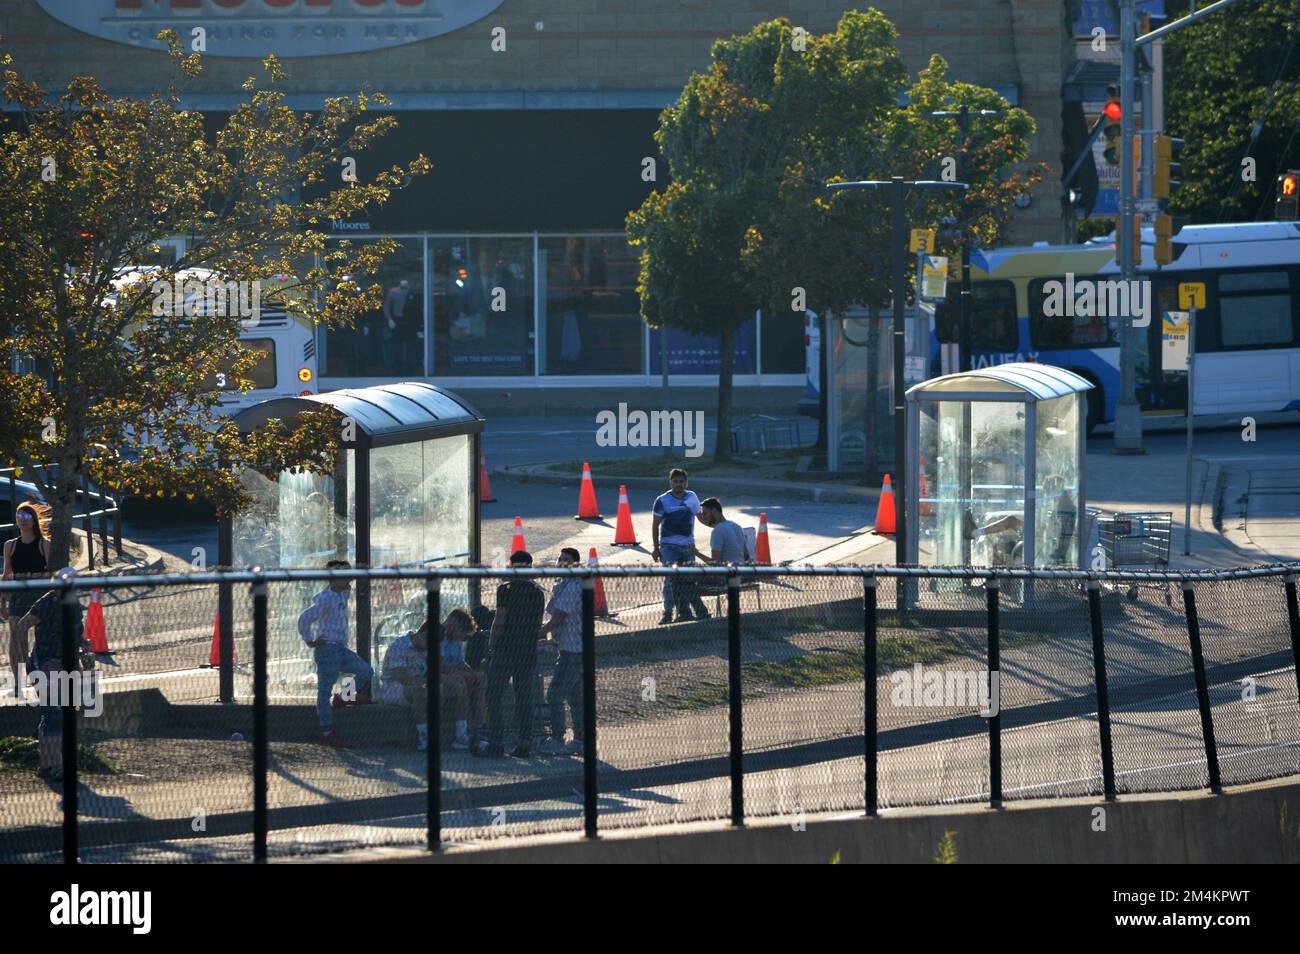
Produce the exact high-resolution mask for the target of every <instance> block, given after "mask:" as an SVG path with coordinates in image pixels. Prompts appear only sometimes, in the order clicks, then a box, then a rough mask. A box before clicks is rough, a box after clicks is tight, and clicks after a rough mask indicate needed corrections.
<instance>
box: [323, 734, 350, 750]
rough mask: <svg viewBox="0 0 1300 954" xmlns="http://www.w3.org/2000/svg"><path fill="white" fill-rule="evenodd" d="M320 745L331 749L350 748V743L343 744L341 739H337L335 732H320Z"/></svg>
mask: <svg viewBox="0 0 1300 954" xmlns="http://www.w3.org/2000/svg"><path fill="white" fill-rule="evenodd" d="M320 744H321V745H325V746H329V747H330V748H332V749H350V748H352V743H351V742H344V741H343V740H342V739H340V738H339V737H338V733H336V732H322V733H321V736H320Z"/></svg>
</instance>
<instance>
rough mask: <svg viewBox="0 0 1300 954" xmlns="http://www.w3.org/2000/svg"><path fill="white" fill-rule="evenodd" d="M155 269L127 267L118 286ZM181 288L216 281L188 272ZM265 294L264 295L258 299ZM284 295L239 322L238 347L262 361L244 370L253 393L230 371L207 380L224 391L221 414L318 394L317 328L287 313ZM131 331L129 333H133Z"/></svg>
mask: <svg viewBox="0 0 1300 954" xmlns="http://www.w3.org/2000/svg"><path fill="white" fill-rule="evenodd" d="M151 271H154V269H152V268H149V267H146V268H141V269H124V270H123V271H122V272H121V273H119V275H118V276H117V278H115V279H114V286H115V288H121V287H122V285H124V284H125V283H127V282H129V281H135V280H138V279H139V277H140V276H141V275H144V276H145V277H146V278H147V277H148V275H149V273H150V272H151ZM173 277H174V279H175V280H177V281H178V282H179V283H180V285H181V287H184V285H185V283H186V282H198V283H199V284H200V285H206V283H207V282H209V280H210V279H211V272H209V271H207V270H206V269H198V268H195V269H187V270H184V271H182V272H177V273H175V274H174V276H173V275H172V274H167V278H168V279H172V278H173ZM274 280H275V281H279V282H285V283H287V282H290V281H291V280H292V279H291V278H289V277H287V276H281V277H278V278H277V279H274ZM260 297H261V296H260V295H259V298H260ZM193 298H194V296H193V293H192V290H191V293H190V294H189V295H188V296H187V297H185V298H184V299H183V300H182V302H181V304H182V306H183V305H185V304H189V303H190V302H191V301H192V300H193ZM282 299H283V296H274V297H273V299H272V301H273V302H274V303H268V304H265V305H260V307H259V309H258V312H257V314H256V316H255V317H252V318H249V319H248V320H245V321H241V322H240V333H239V344H240V347H242V348H244V349H245V350H249V351H255V352H257V354H258V361H257V363H256V364H255V365H253V367H252V368H251V369H249V370H248V371H247V372H245V377H246V378H247V380H248V381H249V382H250V383H251V384H252V385H253V386H252V388H251V389H250V390H248V391H241V390H240V384H241V381H240V380H239V379H238V378H236V377H235V376H234V375H233V374H231V373H230V371H229V370H228V369H227V370H224V371H218V372H216V373H214V374H213V375H212V376H211V377H210V378H209V379H208V381H207V382H206V383H207V386H208V388H210V389H211V390H213V391H220V392H221V394H220V398H219V401H220V403H219V405H218V410H219V411H220V412H221V413H224V414H227V415H234V414H237V413H239V412H240V411H242V410H243V409H244V408H246V407H250V406H252V405H254V404H257V403H259V402H261V401H266V400H269V399H271V398H280V397H297V396H299V395H304V394H314V393H315V392H316V334H315V328H314V326H313V324H312V323H311V322H310V321H308V320H306V319H304V318H303V317H302V316H301V315H299V314H297V313H295V312H294V311H292V310H291V309H286V308H285V307H284V304H283V300H282ZM211 302H212V300H211V298H209V299H208V301H207V303H204V302H195V306H196V307H195V308H194V310H195V312H196V314H197V315H200V316H201V315H202V314H203V313H204V309H205V308H207V307H211ZM128 333H129V329H128Z"/></svg>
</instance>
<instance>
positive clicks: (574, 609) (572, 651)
mask: <svg viewBox="0 0 1300 954" xmlns="http://www.w3.org/2000/svg"><path fill="white" fill-rule="evenodd" d="M580 559H581V557H580V556H579V554H578V551H577V550H575V549H574V548H573V547H565V548H564V549H563V550H561V551H560V558H559V559H558V560H557V561H556V566H577V565H578V561H579V560H580ZM546 611H547V612H548V613H550V614H551V618H550V619H549V620H547V621H546V625H544V626H543V627H542V630H541V636H542V638H543V639H548V638H554V640H555V644H556V647H557V648H558V649H559V652H558V653H557V654H556V660H555V672H554V673H553V674H552V675H551V685H550V687H549V688H548V689H547V691H546V703H547V705H548V706H550V709H551V737H550V738H549V739H546V740H545V741H543V742H542V744H541V747H540V749H539V751H540V752H541V753H542V754H543V755H563V754H564V753H565V752H573V753H580V752H582V581H581V580H579V579H578V578H577V577H576V576H571V577H568V578H566V579H562V580H558V581H557V582H556V584H555V592H554V593H552V594H551V602H550V603H549V604H548V605H547V607H546ZM565 703H568V706H569V708H570V709H571V710H573V741H572V742H571V743H569V745H567V746H566V745H565V744H564V716H565V713H564V706H565Z"/></svg>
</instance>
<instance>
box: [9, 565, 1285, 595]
mask: <svg viewBox="0 0 1300 954" xmlns="http://www.w3.org/2000/svg"><path fill="white" fill-rule="evenodd" d="M679 576H685V577H695V576H698V577H738V578H757V579H763V578H767V577H778V578H779V577H786V576H802V577H837V576H838V577H884V578H890V577H894V578H899V579H958V580H988V579H997V580H1076V581H1079V582H1084V583H1086V582H1090V581H1104V580H1113V581H1127V582H1131V581H1141V580H1162V581H1168V582H1183V581H1187V582H1212V581H1216V580H1241V579H1260V578H1271V577H1284V578H1288V579H1291V578H1295V577H1297V576H1300V562H1297V563H1275V564H1265V565H1260V566H1255V567H1233V568H1229V569H1222V570H1140V569H1132V570H1128V569H1125V570H1071V569H1057V570H1053V569H1029V568H1027V567H1021V568H1016V567H973V566H965V567H916V566H901V567H900V566H889V565H875V566H754V565H735V566H733V565H728V566H677V567H663V566H600V567H589V566H574V567H526V568H509V567H478V566H459V567H440V568H438V569H436V570H420V569H414V568H404V567H371V568H353V569H347V570H342V569H339V570H325V569H293V570H279V569H269V570H268V569H260V568H258V567H251V568H248V569H239V570H233V569H232V570H206V571H202V572H198V573H158V574H140V573H137V574H132V575H126V574H121V575H118V574H113V575H107V574H104V575H100V574H92V573H81V574H79V575H78V576H76V577H73V578H72V579H59V580H48V579H37V580H4V581H0V592H9V591H19V590H32V589H41V588H43V589H52V588H71V589H102V588H105V587H119V586H195V585H202V584H208V583H218V584H235V583H248V584H257V583H291V582H294V581H297V580H302V581H325V580H392V579H397V580H426V581H429V580H447V579H479V580H482V579H509V578H514V577H519V578H525V579H546V578H555V577H578V578H582V579H585V578H587V577H601V578H603V579H619V578H623V579H635V578H640V577H679Z"/></svg>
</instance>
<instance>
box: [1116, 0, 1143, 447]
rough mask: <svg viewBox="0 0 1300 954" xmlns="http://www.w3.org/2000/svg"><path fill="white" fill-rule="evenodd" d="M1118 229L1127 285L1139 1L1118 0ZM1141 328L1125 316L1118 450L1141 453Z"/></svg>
mask: <svg viewBox="0 0 1300 954" xmlns="http://www.w3.org/2000/svg"><path fill="white" fill-rule="evenodd" d="M1119 56H1120V61H1119V96H1120V120H1119V122H1120V157H1119V228H1118V229H1117V230H1116V234H1115V247H1116V248H1117V249H1118V250H1119V273H1120V274H1119V277H1120V280H1121V281H1122V282H1124V284H1125V285H1126V286H1127V285H1131V283H1132V282H1134V281H1136V280H1137V249H1136V248H1134V247H1133V223H1134V221H1135V218H1134V216H1135V213H1136V207H1135V201H1134V196H1133V186H1134V182H1133V172H1134V169H1133V132H1134V124H1133V107H1134V102H1133V87H1134V85H1135V83H1134V81H1135V80H1136V72H1137V70H1136V66H1137V4H1136V0H1120V5H1119ZM1137 332H1138V329H1135V328H1134V327H1133V318H1132V316H1129V317H1127V318H1124V319H1122V324H1121V326H1120V349H1119V401H1118V403H1117V405H1116V407H1115V451H1116V453H1119V454H1140V453H1142V416H1141V413H1140V409H1139V407H1138V403H1137V396H1136V393H1135V392H1136V390H1137Z"/></svg>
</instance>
